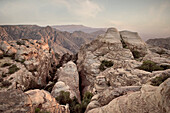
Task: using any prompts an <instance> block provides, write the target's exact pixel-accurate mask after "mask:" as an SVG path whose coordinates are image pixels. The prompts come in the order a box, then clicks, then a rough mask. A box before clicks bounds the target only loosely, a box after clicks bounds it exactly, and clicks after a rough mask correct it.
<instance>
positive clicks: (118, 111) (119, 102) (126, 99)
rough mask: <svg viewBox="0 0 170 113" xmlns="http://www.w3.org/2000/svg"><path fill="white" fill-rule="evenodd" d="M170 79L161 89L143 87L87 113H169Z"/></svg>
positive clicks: (148, 86)
mask: <svg viewBox="0 0 170 113" xmlns="http://www.w3.org/2000/svg"><path fill="white" fill-rule="evenodd" d="M169 91H170V79H167V80H166V81H165V82H164V83H163V84H161V85H160V86H159V87H154V86H150V85H143V86H142V88H141V90H140V91H137V92H132V93H129V94H127V95H124V96H120V97H118V98H116V99H113V100H112V101H111V102H110V103H109V104H107V105H105V106H103V107H99V108H95V109H92V110H90V111H88V112H87V113H144V112H147V113H168V112H169V111H170V101H169V99H170V93H169Z"/></svg>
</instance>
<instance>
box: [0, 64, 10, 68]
mask: <svg viewBox="0 0 170 113" xmlns="http://www.w3.org/2000/svg"><path fill="white" fill-rule="evenodd" d="M10 65H11V63H4V64H3V65H1V67H7V66H10Z"/></svg>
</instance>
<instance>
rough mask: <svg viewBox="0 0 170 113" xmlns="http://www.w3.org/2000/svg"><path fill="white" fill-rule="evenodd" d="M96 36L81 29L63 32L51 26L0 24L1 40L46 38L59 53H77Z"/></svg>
mask: <svg viewBox="0 0 170 113" xmlns="http://www.w3.org/2000/svg"><path fill="white" fill-rule="evenodd" d="M94 38H95V35H92V34H87V33H84V32H81V31H75V32H73V33H68V32H61V31H58V30H56V29H54V28H51V27H50V26H47V27H39V26H36V25H5V26H0V39H1V40H6V41H9V40H17V39H33V40H44V41H45V42H48V44H49V46H50V47H51V48H52V49H53V50H54V52H56V53H58V54H63V53H76V52H78V50H79V48H80V46H81V45H82V44H85V43H87V42H89V41H91V40H93V39H94Z"/></svg>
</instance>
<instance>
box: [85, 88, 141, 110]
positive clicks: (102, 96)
mask: <svg viewBox="0 0 170 113" xmlns="http://www.w3.org/2000/svg"><path fill="white" fill-rule="evenodd" d="M140 89H141V86H126V87H120V88H111V87H110V88H106V89H105V90H103V91H102V92H100V93H98V94H96V95H94V96H93V97H92V99H91V102H90V103H89V104H88V106H87V109H86V112H88V111H89V110H91V109H94V108H98V107H102V106H104V105H107V104H108V103H109V102H110V101H112V100H113V99H115V98H118V97H120V96H122V95H126V94H128V93H130V92H136V91H139V90H140Z"/></svg>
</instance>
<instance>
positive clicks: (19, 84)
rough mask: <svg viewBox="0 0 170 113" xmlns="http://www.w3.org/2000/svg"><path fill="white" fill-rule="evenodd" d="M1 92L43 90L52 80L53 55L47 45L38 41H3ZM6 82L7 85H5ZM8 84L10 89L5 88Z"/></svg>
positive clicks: (0, 73)
mask: <svg viewBox="0 0 170 113" xmlns="http://www.w3.org/2000/svg"><path fill="white" fill-rule="evenodd" d="M0 43H1V45H0V49H1V51H3V56H4V57H3V58H2V59H0V62H1V64H0V66H1V67H0V76H1V77H2V78H3V80H2V82H1V83H0V86H1V88H0V90H9V89H21V90H23V91H24V90H28V89H31V88H41V87H44V86H45V85H46V84H47V81H48V80H49V78H50V75H49V70H50V69H51V59H52V54H51V51H50V49H49V46H48V44H47V43H45V42H43V41H36V40H31V39H30V40H18V41H10V42H8V43H7V42H6V41H1V42H0ZM4 82H5V83H4ZM4 84H8V85H7V86H8V87H6V86H5V87H4Z"/></svg>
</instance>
